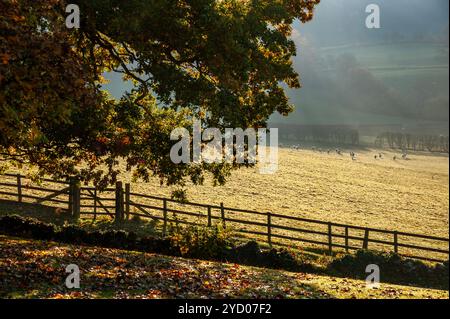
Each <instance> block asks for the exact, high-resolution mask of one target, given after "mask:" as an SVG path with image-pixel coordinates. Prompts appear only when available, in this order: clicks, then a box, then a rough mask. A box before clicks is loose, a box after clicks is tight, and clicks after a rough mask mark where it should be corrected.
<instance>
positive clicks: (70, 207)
mask: <svg viewBox="0 0 450 319" xmlns="http://www.w3.org/2000/svg"><path fill="white" fill-rule="evenodd" d="M73 185H74V183H73V178H70V179H69V205H68V207H67V210H68V211H69V214H70V215H71V216H73V192H74V189H75V188H74V186H73Z"/></svg>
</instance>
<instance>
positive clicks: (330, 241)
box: [328, 222, 333, 255]
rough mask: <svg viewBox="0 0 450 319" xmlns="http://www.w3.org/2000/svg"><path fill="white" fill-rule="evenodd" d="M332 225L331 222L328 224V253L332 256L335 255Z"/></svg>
mask: <svg viewBox="0 0 450 319" xmlns="http://www.w3.org/2000/svg"><path fill="white" fill-rule="evenodd" d="M331 227H332V224H331V222H330V223H328V253H329V254H330V255H331V254H333V237H332V236H333V234H332V232H331V231H332V229H331Z"/></svg>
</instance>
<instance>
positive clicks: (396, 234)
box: [394, 231, 398, 254]
mask: <svg viewBox="0 0 450 319" xmlns="http://www.w3.org/2000/svg"><path fill="white" fill-rule="evenodd" d="M394 252H395V253H396V254H398V232H397V231H394Z"/></svg>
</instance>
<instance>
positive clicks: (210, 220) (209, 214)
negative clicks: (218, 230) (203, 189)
mask: <svg viewBox="0 0 450 319" xmlns="http://www.w3.org/2000/svg"><path fill="white" fill-rule="evenodd" d="M211 226H212V216H211V206H208V227H211Z"/></svg>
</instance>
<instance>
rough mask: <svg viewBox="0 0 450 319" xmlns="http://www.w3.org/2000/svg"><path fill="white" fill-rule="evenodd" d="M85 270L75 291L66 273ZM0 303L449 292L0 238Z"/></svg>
mask: <svg viewBox="0 0 450 319" xmlns="http://www.w3.org/2000/svg"><path fill="white" fill-rule="evenodd" d="M73 263H76V264H77V265H78V266H79V268H80V288H81V289H75V290H69V289H67V288H66V287H65V285H64V282H65V278H66V276H67V275H68V274H66V273H65V267H66V266H67V265H69V264H73ZM0 268H1V269H5V270H6V271H5V273H4V274H3V275H2V276H0V284H1V286H2V287H4V289H2V290H1V292H0V298H56V299H62V298H121V299H122V298H149V299H159V298H178V299H180V298H193V299H198V298H299V299H311V298H314V299H317V298H319V299H323V298H371V299H377V298H383V299H400V298H401V299H406V298H412V299H417V298H420V299H422V298H432V299H437V298H442V299H448V291H443V290H433V289H423V288H416V287H409V286H399V285H390V284H381V285H380V287H379V288H378V289H371V288H368V287H367V286H366V283H365V282H364V281H361V280H354V279H347V278H333V277H328V276H322V275H313V274H304V273H291V272H286V271H278V270H269V269H262V268H255V267H245V266H239V265H235V264H226V263H216V262H206V261H200V260H189V259H183V258H175V257H168V256H161V255H155V254H145V253H138V252H130V251H123V250H117V249H106V248H96V247H83V246H71V245H64V244H60V243H53V242H46V241H36V240H24V239H18V238H14V237H6V236H0Z"/></svg>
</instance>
